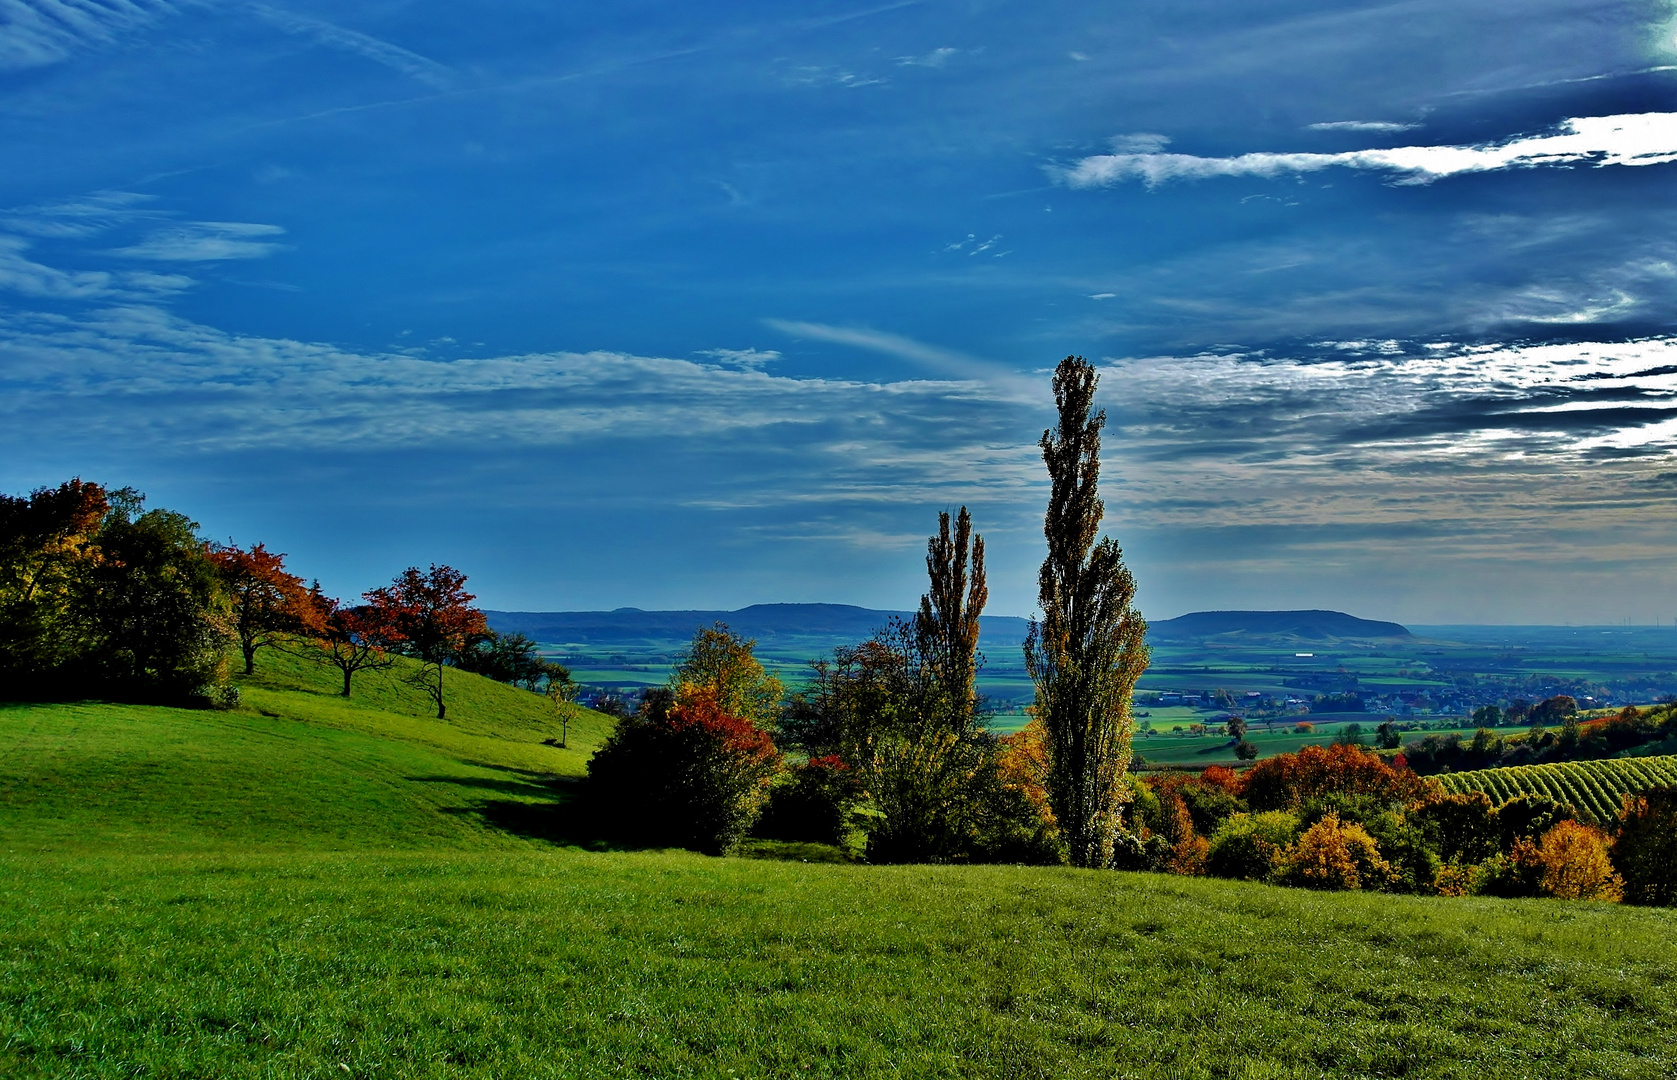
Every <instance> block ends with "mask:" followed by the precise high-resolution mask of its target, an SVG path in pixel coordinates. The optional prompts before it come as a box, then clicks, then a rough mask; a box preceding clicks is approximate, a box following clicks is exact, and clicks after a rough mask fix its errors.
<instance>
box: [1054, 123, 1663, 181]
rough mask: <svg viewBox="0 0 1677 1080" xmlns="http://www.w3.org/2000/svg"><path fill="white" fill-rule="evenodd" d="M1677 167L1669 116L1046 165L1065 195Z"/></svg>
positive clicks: (1109, 156) (1151, 153) (1110, 156)
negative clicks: (1260, 181)
mask: <svg viewBox="0 0 1677 1080" xmlns="http://www.w3.org/2000/svg"><path fill="white" fill-rule="evenodd" d="M1674 161H1677V113H1632V114H1624V115H1619V116H1590V117H1575V118H1573V119H1570V120H1566V121H1564V122H1563V123H1562V124H1561V125H1560V131H1559V132H1558V133H1556V134H1551V135H1529V136H1521V137H1519V138H1514V139H1510V140H1508V141H1506V142H1502V143H1487V144H1483V145H1473V146H1399V147H1393V148H1391V149H1383V150H1352V151H1347V152H1344V153H1337V154H1315V153H1253V154H1241V155H1239V156H1237V157H1199V156H1196V155H1193V154H1168V153H1163V152H1159V151H1152V150H1150V151H1141V152H1132V151H1124V152H1118V153H1111V154H1097V155H1094V156H1091V157H1086V158H1083V159H1082V160H1081V161H1078V162H1076V163H1075V164H1073V165H1071V166H1059V165H1053V166H1048V172H1049V174H1050V175H1051V176H1052V177H1053V178H1054V179H1055V180H1056V181H1058V182H1060V183H1063V184H1065V185H1067V186H1068V187H1073V188H1091V187H1107V186H1111V185H1113V184H1118V183H1122V182H1123V181H1125V180H1140V181H1142V182H1143V183H1145V184H1147V185H1148V186H1149V187H1152V186H1156V185H1158V184H1162V183H1166V182H1168V181H1171V180H1200V179H1205V178H1208V177H1216V176H1264V177H1273V176H1285V175H1291V174H1298V173H1308V172H1317V171H1320V170H1322V169H1332V168H1346V169H1364V170H1370V171H1375V172H1385V173H1389V174H1392V175H1393V176H1394V177H1395V178H1396V180H1395V182H1396V183H1399V184H1429V183H1432V182H1433V181H1435V180H1438V179H1441V178H1443V177H1447V176H1455V175H1458V174H1461V173H1475V172H1493V171H1497V170H1502V169H1520V168H1537V167H1540V166H1567V165H1589V166H1593V167H1597V168H1600V167H1605V166H1608V165H1625V166H1634V165H1664V164H1668V163H1670V162H1674Z"/></svg>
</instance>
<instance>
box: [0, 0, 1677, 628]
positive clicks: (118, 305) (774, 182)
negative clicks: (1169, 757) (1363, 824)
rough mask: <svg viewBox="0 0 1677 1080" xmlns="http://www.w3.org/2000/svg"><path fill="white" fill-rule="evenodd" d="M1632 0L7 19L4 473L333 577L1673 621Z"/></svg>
mask: <svg viewBox="0 0 1677 1080" xmlns="http://www.w3.org/2000/svg"><path fill="white" fill-rule="evenodd" d="M1673 65H1677V8H1673V7H1672V6H1671V5H1669V4H1652V3H1646V4H1645V3H1590V2H1587V0H1575V2H1570V3H1553V2H1546V0H1530V2H1527V3H1522V4H1517V5H1511V4H1507V3H1492V2H1479V0H1449V2H1428V0H1413V2H1404V3H1388V4H1348V3H1343V2H1335V3H1325V2H1324V3H1298V2H1242V3H1229V2H1215V3H1213V2H1197V3H1196V2H1191V0H1190V2H1183V0H1175V2H1170V3H1163V2H1161V3H1136V4H1123V5H1115V4H1110V3H1074V2H1052V0H1050V2H1042V0H1038V2H1033V3H986V2H965V3H953V2H951V3H940V2H924V3H897V4H879V3H819V4H805V5H797V6H790V7H789V6H788V5H784V4H768V3H762V4H753V3H724V4H714V5H686V4H667V3H658V2H650V0H649V2H641V3H617V4H598V5H555V4H551V3H537V2H534V0H528V2H526V0H517V2H505V3H453V4H442V3H435V2H432V0H416V2H398V0H388V2H368V3H363V2H355V0H340V2H337V3H334V4H325V3H321V2H307V3H304V2H289V3H283V4H282V3H260V2H256V3H216V2H210V0H204V2H192V0H169V2H165V0H3V2H0V147H4V148H5V152H4V154H0V489H4V490H8V491H12V492H19V491H25V490H28V489H30V488H32V487H35V486H37V485H41V484H47V483H55V482H57V481H58V480H61V479H63V478H65V477H68V476H70V475H77V474H79V475H82V476H84V477H87V478H90V479H97V480H100V481H102V482H105V483H108V484H113V485H122V484H132V485H134V486H136V487H138V488H140V489H141V490H143V491H145V492H147V493H148V495H149V496H150V498H151V500H152V502H153V503H154V504H158V505H165V506H170V507H173V508H177V509H181V510H184V511H186V512H188V513H190V514H191V515H193V516H194V517H195V518H196V519H197V520H199V521H200V522H201V523H202V525H203V527H204V530H205V531H206V533H208V534H210V535H212V536H216V537H218V538H222V537H231V538H232V539H234V540H236V541H238V542H241V543H248V542H252V541H255V540H264V541H266V542H267V543H268V544H269V545H270V547H272V548H275V549H278V550H282V551H286V552H289V553H290V555H291V560H292V564H293V566H294V568H296V569H297V570H299V571H301V572H303V573H304V574H305V575H309V576H318V577H319V578H321V579H322V581H323V583H324V584H325V585H326V586H327V587H328V588H329V589H331V590H333V591H336V592H339V593H343V594H348V595H353V594H355V593H359V592H360V591H361V590H363V589H365V588H368V587H371V586H374V585H377V584H380V583H382V582H384V581H386V580H388V579H389V578H390V577H391V576H392V575H394V574H395V573H396V572H398V571H399V570H401V569H402V568H403V567H405V566H407V565H410V564H420V565H423V564H425V563H428V562H432V561H437V562H449V563H452V564H454V565H456V566H458V567H460V568H461V569H463V570H464V571H466V572H467V573H468V574H469V575H470V576H471V580H472V583H473V585H474V586H475V587H476V588H477V590H478V592H479V594H480V597H481V600H482V601H483V602H484V603H485V604H486V605H488V606H493V607H500V608H520V609H564V608H595V607H616V606H622V605H635V606H640V607H647V608H653V607H737V606H742V605H745V604H749V603H755V602H766V601H832V602H848V603H858V604H866V605H870V606H878V607H893V608H906V607H910V606H912V605H913V603H914V602H915V600H916V599H917V597H918V595H919V593H920V592H921V591H922V588H923V580H922V579H923V569H922V565H921V558H920V556H921V553H922V551H923V545H924V538H925V536H926V534H927V533H928V532H929V531H931V530H932V529H933V528H934V527H935V524H936V513H937V511H938V510H939V509H943V508H946V507H948V508H953V507H954V506H957V505H960V504H966V505H968V506H970V507H971V508H972V510H973V514H974V518H975V521H976V524H977V526H978V528H979V530H980V531H981V532H983V533H984V534H985V535H986V537H987V539H988V543H989V550H990V561H991V594H992V602H991V611H992V612H993V613H997V614H1029V613H1030V611H1031V610H1032V607H1033V603H1034V596H1035V568H1036V565H1037V563H1038V561H1039V560H1040V557H1041V539H1040V525H1041V511H1042V505H1043V501H1044V498H1045V494H1046V484H1045V477H1044V474H1043V472H1042V467H1041V463H1040V458H1039V457H1038V454H1037V451H1036V447H1035V441H1036V438H1037V437H1038V436H1039V435H1040V433H1041V431H1042V429H1043V427H1044V426H1045V425H1046V424H1047V423H1049V421H1050V419H1051V416H1050V414H1049V408H1048V406H1049V403H1050V397H1049V393H1048V386H1047V371H1048V370H1049V369H1050V368H1051V367H1052V366H1053V364H1054V363H1055V362H1056V361H1057V360H1058V359H1059V358H1060V357H1062V356H1065V355H1066V354H1068V353H1078V354H1082V355H1086V356H1088V357H1089V358H1090V359H1092V360H1095V361H1096V362H1097V363H1099V364H1100V366H1101V367H1102V369H1103V372H1104V374H1103V382H1102V394H1101V400H1102V404H1103V405H1104V406H1105V408H1106V409H1107V411H1108V413H1109V417H1110V421H1109V426H1108V433H1107V441H1106V455H1105V462H1106V464H1105V473H1106V476H1105V485H1104V492H1105V495H1106V499H1107V508H1108V512H1107V522H1106V524H1107V528H1108V530H1109V531H1110V532H1111V533H1112V534H1113V535H1114V536H1116V537H1117V538H1118V539H1119V540H1120V542H1121V543H1122V544H1123V545H1124V547H1125V549H1126V552H1127V556H1128V559H1129V561H1130V563H1131V565H1132V566H1133V567H1134V569H1135V571H1136V574H1137V577H1138V580H1139V582H1140V585H1141V596H1140V602H1141V606H1142V608H1143V610H1144V611H1145V612H1146V613H1147V614H1149V615H1150V616H1152V617H1156V618H1163V617H1169V616H1173V615H1177V614H1181V613H1182V612H1185V611H1190V610H1197V609H1205V608H1231V607H1259V608H1270V607H1330V608H1338V609H1342V610H1349V611H1352V612H1354V613H1357V614H1360V615H1365V616H1368V617H1374V618H1393V619H1400V620H1404V621H1410V622H1423V623H1425V622H1543V623H1558V622H1565V621H1573V622H1592V621H1593V622H1617V621H1620V620H1623V619H1626V618H1629V619H1632V620H1634V621H1637V622H1652V621H1653V620H1654V619H1656V618H1660V619H1663V620H1671V619H1673V618H1677V573H1674V571H1673V561H1674V560H1673V556H1674V555H1677V542H1674V541H1673V539H1672V537H1673V536H1677V529H1674V528H1673V526H1674V525H1677V514H1674V513H1673V509H1672V507H1673V500H1672V495H1673V494H1674V492H1677V456H1674V455H1677V412H1673V411H1672V410H1674V409H1677V400H1674V399H1677V305H1674V303H1673V301H1674V300H1677V200H1674V199H1673V194H1674V193H1677V186H1674V181H1677V70H1674V69H1673Z"/></svg>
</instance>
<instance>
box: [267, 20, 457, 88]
mask: <svg viewBox="0 0 1677 1080" xmlns="http://www.w3.org/2000/svg"><path fill="white" fill-rule="evenodd" d="M248 7H249V10H250V11H251V12H252V13H254V14H255V15H256V16H257V17H258V18H261V19H262V20H264V21H265V22H267V23H269V24H271V25H273V26H276V27H278V28H279V29H281V30H284V31H285V32H286V33H288V34H296V35H297V36H299V37H306V38H309V39H310V40H312V41H314V42H316V43H317V44H320V45H324V46H326V47H327V48H332V49H338V50H341V51H343V52H348V53H353V54H355V55H356V56H361V57H365V58H366V59H368V60H371V61H373V62H374V63H375V64H383V65H384V66H385V67H387V68H390V69H391V70H392V71H398V72H400V73H402V74H403V75H407V76H409V77H410V78H413V79H417V80H418V81H420V82H422V83H425V84H426V85H427V86H431V87H435V88H436V89H438V90H449V89H452V88H453V87H454V86H455V84H456V82H457V81H458V80H457V78H456V76H455V72H454V71H453V69H451V68H449V67H447V66H446V65H443V64H439V63H438V62H437V61H435V60H432V59H431V58H429V57H426V56H421V55H419V54H418V53H416V52H412V51H411V50H408V49H404V48H402V47H401V46H400V45H393V44H391V43H390V42H388V41H382V40H380V39H379V38H376V37H373V36H371V35H369V34H363V33H361V32H359V31H356V30H349V29H346V28H345V27H342V26H338V25H336V24H335V23H329V22H327V21H325V20H324V19H316V18H314V17H312V16H308V15H299V14H297V13H296V12H293V11H286V10H284V9H282V8H277V7H274V6H272V5H270V4H263V3H251V4H249V5H248Z"/></svg>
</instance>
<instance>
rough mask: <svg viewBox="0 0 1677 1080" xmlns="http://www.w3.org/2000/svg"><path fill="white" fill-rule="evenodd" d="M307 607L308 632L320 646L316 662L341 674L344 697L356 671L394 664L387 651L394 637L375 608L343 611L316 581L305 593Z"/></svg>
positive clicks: (367, 607) (336, 600) (343, 608)
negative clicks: (310, 609) (310, 612)
mask: <svg viewBox="0 0 1677 1080" xmlns="http://www.w3.org/2000/svg"><path fill="white" fill-rule="evenodd" d="M309 606H310V608H312V609H313V616H312V619H311V627H310V633H312V634H313V635H314V637H315V640H316V641H317V642H318V643H319V644H320V650H321V651H320V660H321V662H322V663H324V664H327V665H329V666H331V667H335V668H337V669H338V672H339V674H341V675H343V677H344V688H343V696H344V697H348V696H349V683H350V679H351V678H353V677H354V675H355V673H356V672H358V671H373V670H377V669H379V668H387V667H389V666H390V665H391V664H392V663H394V661H393V660H391V658H390V650H391V648H392V647H393V646H394V645H395V644H396V634H395V631H394V630H392V629H391V628H390V627H389V626H388V625H386V624H385V622H384V620H383V618H382V617H381V614H382V613H381V612H380V611H379V610H378V609H377V608H375V607H373V606H372V605H371V604H366V605H362V606H360V607H348V608H346V607H344V606H343V603H342V602H341V601H339V600H338V599H336V598H335V597H331V596H327V595H326V594H325V593H323V592H321V591H320V583H319V582H315V585H314V587H313V588H312V589H311V590H309Z"/></svg>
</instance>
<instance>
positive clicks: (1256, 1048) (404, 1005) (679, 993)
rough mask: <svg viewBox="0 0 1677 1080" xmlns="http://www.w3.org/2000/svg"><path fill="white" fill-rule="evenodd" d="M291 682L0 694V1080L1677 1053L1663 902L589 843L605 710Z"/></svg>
mask: <svg viewBox="0 0 1677 1080" xmlns="http://www.w3.org/2000/svg"><path fill="white" fill-rule="evenodd" d="M267 666H271V668H272V670H271V671H265V672H264V673H263V674H262V675H261V676H259V677H258V678H257V679H256V680H254V681H253V682H252V683H251V684H250V685H249V686H248V688H247V692H246V701H247V702H248V704H249V707H248V708H246V709H244V710H242V711H240V712H238V713H233V714H215V713H199V712H182V711H178V710H170V709H156V708H143V707H137V706H112V705H99V704H80V705H53V706H6V707H0V1075H6V1076H19V1077H106V1076H108V1077H117V1076H124V1077H127V1076H145V1077H221V1076H229V1077H231V1076H237V1077H244V1076H253V1077H344V1076H354V1077H363V1076H365V1077H420V1076H423V1077H565V1076H619V1075H631V1076H633V1075H639V1076H714V1077H727V1076H741V1077H743V1076H798V1077H803V1076H823V1077H840V1076H843V1077H850V1076H949V1077H968V1076H1031V1077H1038V1076H1103V1077H1105V1076H1150V1077H1151V1076H1157V1077H1225V1076H1236V1077H1316V1076H1335V1077H1339V1076H1353V1077H1354V1076H1426V1077H1473V1078H1475V1080H1482V1078H1485V1077H1504V1076H1506V1077H1534V1078H1535V1077H1542V1078H1549V1077H1649V1078H1653V1077H1669V1076H1670V1075H1672V1074H1673V1072H1674V1071H1677V1048H1674V1045H1677V1040H1673V1039H1672V1038H1671V1032H1672V1031H1673V1030H1674V1029H1677V1003H1674V1002H1673V1000H1672V997H1671V994H1670V990H1669V988H1670V986H1671V985H1672V982H1673V980H1674V978H1677V914H1674V913H1672V912H1669V911H1660V910H1646V909H1643V910H1638V909H1632V908H1619V907H1612V906H1606V905H1595V904H1578V903H1564V902H1558V901H1498V900H1490V899H1474V900H1433V899H1419V898H1403V897H1391V896H1383V895H1373V894H1368V895H1363V894H1349V895H1335V894H1318V893H1308V892H1301V891H1292V890H1284V889H1278V888H1273V887H1268V886H1262V885H1250V884H1240V883H1229V882H1219V881H1207V880H1199V879H1188V878H1179V877H1165V876H1152V875H1140V874H1113V873H1095V872H1079V871H1070V870H1054V869H1032V868H1022V867H869V866H859V865H827V864H820V863H816V862H810V863H802V862H795V861H763V860H754V859H707V858H704V857H701V856H696V855H690V854H687V853H683V852H662V851H609V850H588V849H586V848H584V847H579V846H574V845H566V844H558V843H554V842H553V841H552V840H551V839H549V837H551V836H555V835H560V834H562V832H563V830H558V829H555V828H546V827H544V826H543V822H552V821H553V820H555V818H556V812H555V809H554V807H555V804H556V803H558V802H559V801H560V800H561V799H562V797H563V792H564V789H565V786H566V785H565V781H564V777H565V776H566V775H573V774H575V773H576V772H577V771H579V770H580V769H581V768H582V765H583V762H584V761H585V757H586V753H587V752H588V751H589V750H590V749H591V748H592V746H593V745H595V744H596V742H597V740H598V739H599V738H600V737H601V736H602V735H603V734H604V730H605V728H604V724H605V721H604V720H603V718H596V717H592V716H591V715H583V716H581V717H579V721H578V723H577V724H575V725H573V727H572V749H570V750H568V751H560V750H556V749H554V748H552V747H546V746H543V745H542V744H541V740H542V739H543V738H546V737H547V736H548V735H549V734H551V733H552V732H551V731H550V730H549V728H548V724H549V718H548V717H549V714H548V713H546V712H544V711H543V710H546V709H547V708H548V706H547V704H546V702H545V701H543V700H542V699H540V698H537V697H536V696H534V695H530V694H524V693H523V692H522V691H515V690H510V689H508V688H505V687H499V686H495V685H493V684H490V683H486V682H483V681H482V680H477V679H475V678H473V677H470V676H459V678H458V679H457V680H456V681H455V684H454V685H457V686H458V687H459V688H460V689H459V692H458V695H457V696H456V697H454V698H453V699H452V701H451V704H450V720H449V721H448V722H447V723H445V724H442V725H439V724H437V722H436V721H434V720H430V719H428V718H427V717H426V715H425V710H424V705H423V702H421V701H420V700H419V699H418V697H417V695H412V691H411V690H409V689H408V688H406V687H404V686H402V685H401V684H400V683H399V682H396V681H390V682H388V683H378V679H379V677H374V678H372V679H368V680H365V682H363V683H358V686H357V697H356V699H355V700H353V701H352V702H350V703H348V704H347V705H346V704H345V703H343V702H342V700H341V699H337V698H335V697H333V696H332V695H331V694H330V693H329V692H327V693H322V692H321V690H322V685H323V684H322V682H321V679H322V678H323V673H319V672H315V671H313V670H311V669H308V668H305V667H303V666H301V665H299V664H297V663H295V662H293V661H291V660H270V661H269V662H268V665H267ZM451 674H452V673H451ZM375 684H377V685H375ZM324 685H325V687H326V688H327V689H328V690H329V688H330V683H329V681H327V682H326V683H325V684H324ZM363 687H365V696H363ZM410 695H411V696H410ZM264 714H269V715H264ZM571 839H573V840H574V839H580V838H579V837H574V836H573V837H571Z"/></svg>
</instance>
